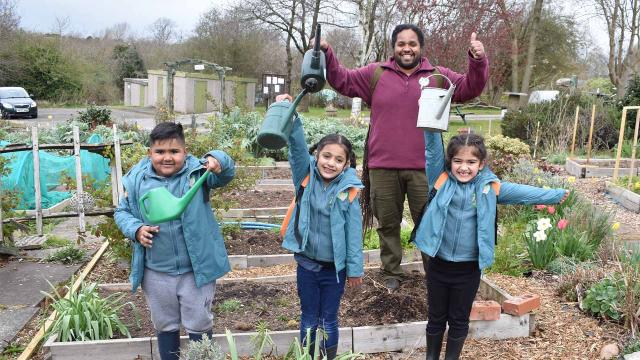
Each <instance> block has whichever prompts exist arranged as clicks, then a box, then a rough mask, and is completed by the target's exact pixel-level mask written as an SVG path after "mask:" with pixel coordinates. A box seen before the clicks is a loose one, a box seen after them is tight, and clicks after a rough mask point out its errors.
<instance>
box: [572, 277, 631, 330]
mask: <svg viewBox="0 0 640 360" xmlns="http://www.w3.org/2000/svg"><path fill="white" fill-rule="evenodd" d="M623 287H624V283H623V282H622V281H620V280H614V279H611V278H605V279H603V280H602V281H600V282H599V283H596V284H595V285H593V286H591V288H590V289H589V290H587V296H586V297H585V298H584V300H583V301H582V307H583V308H584V309H585V310H586V311H588V312H590V313H591V314H593V315H595V316H599V317H602V318H605V319H612V320H619V319H620V315H621V314H620V303H621V300H622V294H623V292H622V291H621V289H622V288H623Z"/></svg>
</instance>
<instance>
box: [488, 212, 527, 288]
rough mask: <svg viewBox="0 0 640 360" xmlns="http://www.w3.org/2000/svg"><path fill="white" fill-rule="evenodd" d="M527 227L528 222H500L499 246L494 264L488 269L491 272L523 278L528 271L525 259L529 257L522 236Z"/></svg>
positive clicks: (496, 248) (513, 220) (496, 249)
mask: <svg viewBox="0 0 640 360" xmlns="http://www.w3.org/2000/svg"><path fill="white" fill-rule="evenodd" d="M501 209H502V208H501ZM501 211H502V210H501ZM500 216H501V217H502V212H500ZM503 219H504V218H503ZM525 227H526V221H523V220H520V221H518V220H517V219H510V220H509V221H505V220H501V221H500V223H499V224H498V244H497V245H496V247H495V255H494V262H493V264H492V265H491V267H490V268H489V269H488V271H489V272H492V273H500V274H505V275H510V276H522V274H523V273H524V272H525V271H526V266H525V264H524V259H525V258H526V256H527V252H526V250H525V246H524V245H525V244H524V243H523V242H522V235H521V234H522V233H523V232H524V229H525Z"/></svg>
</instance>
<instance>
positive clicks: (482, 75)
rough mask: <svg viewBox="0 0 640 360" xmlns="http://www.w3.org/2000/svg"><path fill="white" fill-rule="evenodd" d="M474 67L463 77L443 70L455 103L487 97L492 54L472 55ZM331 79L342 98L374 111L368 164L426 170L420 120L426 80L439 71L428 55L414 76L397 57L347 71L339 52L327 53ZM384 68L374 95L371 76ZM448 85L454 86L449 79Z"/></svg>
mask: <svg viewBox="0 0 640 360" xmlns="http://www.w3.org/2000/svg"><path fill="white" fill-rule="evenodd" d="M468 57H469V68H468V70H467V73H466V74H459V73H456V72H454V71H452V70H450V69H447V68H445V67H442V66H438V70H439V71H440V73H441V74H442V75H445V76H446V77H448V78H449V79H450V80H451V81H452V82H453V83H454V84H455V85H456V90H455V92H454V94H453V101H454V102H464V101H467V100H471V99H473V98H475V97H477V96H479V95H480V94H481V93H482V90H483V89H484V86H485V84H486V82H487V79H488V77H489V61H488V59H487V57H486V56H484V57H483V58H482V59H475V58H474V57H473V56H471V55H470V54H468ZM326 62H327V80H328V81H329V84H330V85H331V86H332V87H333V88H334V89H335V90H336V91H337V92H339V93H340V94H342V95H345V96H349V97H360V98H362V100H363V101H364V102H365V103H367V104H368V105H369V106H370V107H371V125H370V133H369V144H368V146H369V147H368V151H369V153H368V165H369V168H371V169H402V170H422V169H424V162H425V160H424V137H423V134H422V129H419V128H417V127H416V123H417V121H418V110H419V108H418V100H419V99H420V94H421V90H420V84H419V83H418V81H419V80H420V78H423V77H427V76H429V75H431V74H432V73H433V71H434V70H435V68H434V67H433V66H432V65H431V63H429V60H428V59H427V58H426V57H423V58H422V60H421V62H420V65H419V67H418V69H416V70H415V71H414V72H413V73H412V74H411V75H406V74H405V73H403V72H402V71H401V70H400V68H399V67H398V65H397V64H396V62H395V60H394V59H393V57H391V58H389V60H387V61H386V62H384V63H372V64H369V65H367V66H364V67H361V68H358V69H353V70H350V69H347V68H344V67H343V66H342V65H340V63H339V62H338V59H337V57H336V56H335V54H334V52H333V50H332V49H331V48H330V47H329V48H328V49H327V51H326ZM378 66H382V67H383V68H384V69H385V71H384V72H382V75H381V76H380V79H379V80H378V82H377V84H376V86H375V91H374V93H373V94H372V93H371V88H370V87H371V78H372V77H373V73H374V72H375V69H376V68H377V67H378ZM437 78H438V77H437V76H434V77H431V78H430V80H429V86H431V87H435V86H436V84H437V80H438V79H437ZM443 83H444V87H445V88H447V89H448V88H449V83H448V82H447V81H446V80H445V81H443Z"/></svg>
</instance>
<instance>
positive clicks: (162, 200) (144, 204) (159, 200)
mask: <svg viewBox="0 0 640 360" xmlns="http://www.w3.org/2000/svg"><path fill="white" fill-rule="evenodd" d="M208 176H209V170H208V169H207V171H205V172H204V174H202V176H200V178H199V179H198V181H196V182H195V184H193V186H192V187H191V189H189V191H187V193H186V194H184V196H183V197H181V198H176V197H175V196H173V194H171V192H169V190H167V189H166V188H164V187H159V188H155V189H152V190H149V191H147V192H146V193H145V194H144V195H142V196H141V197H140V200H139V201H138V205H139V207H140V211H141V212H142V215H143V216H144V218H145V219H146V220H147V221H149V222H150V223H152V224H159V223H163V222H167V221H171V220H175V219H177V218H179V217H180V216H181V215H182V213H183V212H184V211H185V210H186V209H187V206H189V203H191V200H193V197H194V196H195V195H196V193H197V192H198V189H200V187H201V186H202V184H203V183H204V182H205V181H206V180H207V177H208Z"/></svg>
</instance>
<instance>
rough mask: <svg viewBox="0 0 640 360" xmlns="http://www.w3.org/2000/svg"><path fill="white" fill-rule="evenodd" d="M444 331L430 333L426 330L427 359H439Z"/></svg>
mask: <svg viewBox="0 0 640 360" xmlns="http://www.w3.org/2000/svg"><path fill="white" fill-rule="evenodd" d="M443 337H444V332H441V333H439V334H435V335H431V334H429V333H428V332H427V360H438V359H440V349H442V338H443Z"/></svg>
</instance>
